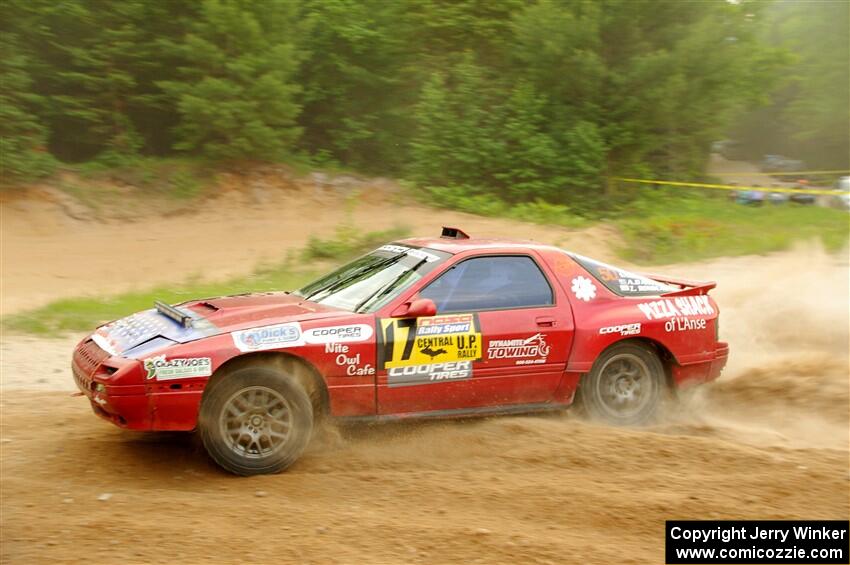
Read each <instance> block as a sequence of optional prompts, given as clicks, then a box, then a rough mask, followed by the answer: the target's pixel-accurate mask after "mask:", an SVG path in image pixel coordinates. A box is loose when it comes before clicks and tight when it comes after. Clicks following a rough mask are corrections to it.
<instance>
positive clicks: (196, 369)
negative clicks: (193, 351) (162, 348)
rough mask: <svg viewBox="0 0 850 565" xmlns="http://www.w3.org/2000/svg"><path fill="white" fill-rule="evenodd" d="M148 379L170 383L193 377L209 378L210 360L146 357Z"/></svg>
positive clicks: (210, 371)
mask: <svg viewBox="0 0 850 565" xmlns="http://www.w3.org/2000/svg"><path fill="white" fill-rule="evenodd" d="M144 365H145V370H146V371H147V372H148V374H147V378H148V379H156V380H158V381H170V380H174V379H190V378H193V377H209V376H210V375H212V360H211V359H210V358H209V357H188V358H183V359H169V360H167V361H166V360H165V355H159V356H157V357H148V358H147V359H145V360H144Z"/></svg>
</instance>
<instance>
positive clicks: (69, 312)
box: [3, 228, 406, 334]
mask: <svg viewBox="0 0 850 565" xmlns="http://www.w3.org/2000/svg"><path fill="white" fill-rule="evenodd" d="M356 233H357V232H356V230H354V229H347V230H345V231H344V232H343V231H342V228H340V231H339V232H338V234H337V238H332V239H324V240H323V239H315V240H311V243H310V245H309V246H308V247H307V248H306V249H305V250H304V251H302V252H301V253H300V254H298V256H299V257H300V259H301V260H302V261H303V260H316V259H320V260H321V259H329V260H332V261H333V263H334V264H335V263H341V262H343V261H344V260H346V259H349V258H351V257H353V256H355V255H359V254H362V253H366V252H368V251H370V250H372V249H373V248H375V247H377V246H379V245H381V244H383V243H386V242H388V241H390V240H392V239H398V238H399V237H402V236H403V235H404V234H405V233H406V230H404V229H402V228H394V229H392V230H387V231H379V232H366V233H364V234H360V235H351V234H356ZM326 267H327V266H326ZM323 270H324V269H323ZM320 274H321V273H320V272H319V270H318V269H316V268H310V267H305V266H303V265H301V263H300V261H296V260H295V259H294V258H293V257H288V258H287V259H285V260H283V261H281V262H280V263H278V264H276V265H270V266H264V267H260V268H258V269H257V270H256V271H254V272H253V273H252V274H250V275H248V276H243V277H236V278H233V279H230V280H226V281H222V282H211V283H205V282H201V281H198V280H190V281H187V282H185V283H182V284H179V285H163V286H158V287H155V288H150V289H147V290H141V291H133V292H127V293H123V294H119V295H116V296H112V297H108V298H98V297H77V298H66V299H62V300H57V301H55V302H51V303H50V304H48V305H46V306H43V307H41V308H37V309H35V310H30V311H27V312H22V313H20V314H14V315H11V316H7V317H5V318H4V319H3V329H4V331H9V332H15V333H29V334H57V333H64V332H83V331H91V330H93V329H94V328H95V327H97V326H98V325H100V324H102V323H104V322H108V321H110V320H114V319H116V318H121V317H124V316H128V315H130V314H132V313H133V312H138V311H139V310H146V309H148V308H152V307H153V304H154V301H155V300H162V301H164V302H168V303H170V304H175V303H178V302H183V301H186V300H192V299H200V298H208V297H212V296H226V295H229V294H238V293H243V292H266V291H271V290H294V289H297V288H300V287H302V286H304V285H305V284H306V283H308V282H310V281H311V280H313V279H315V278H317V277H318V276H319V275H320Z"/></svg>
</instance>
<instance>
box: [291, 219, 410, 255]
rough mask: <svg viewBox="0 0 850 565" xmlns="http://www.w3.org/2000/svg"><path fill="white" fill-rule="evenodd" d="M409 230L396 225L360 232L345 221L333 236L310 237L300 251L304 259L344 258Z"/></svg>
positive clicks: (367, 249)
mask: <svg viewBox="0 0 850 565" xmlns="http://www.w3.org/2000/svg"><path fill="white" fill-rule="evenodd" d="M409 233H410V230H408V229H407V228H404V227H400V226H396V227H394V228H390V229H388V230H383V231H373V232H367V233H365V234H360V233H359V230H358V228H355V227H353V226H352V225H350V224H348V223H346V224H342V225H340V226H339V227H337V228H336V231H335V233H334V237H332V238H329V239H321V238H318V237H310V239H309V240H308V241H307V247H306V248H304V250H303V251H302V252H301V258H302V259H303V260H305V261H309V260H311V259H336V260H341V259H346V258H348V257H353V256H355V255H360V254H362V253H366V252H367V251H370V250H372V249H374V248H376V247H378V246H380V245H382V244H384V243H387V242H388V241H393V240H395V239H402V238H404V237H407V236H408V235H409Z"/></svg>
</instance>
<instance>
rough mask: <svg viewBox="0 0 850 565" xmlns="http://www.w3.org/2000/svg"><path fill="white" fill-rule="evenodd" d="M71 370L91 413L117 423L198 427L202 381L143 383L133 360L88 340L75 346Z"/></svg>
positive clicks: (143, 427)
mask: <svg viewBox="0 0 850 565" xmlns="http://www.w3.org/2000/svg"><path fill="white" fill-rule="evenodd" d="M71 371H72V373H73V375H74V382H75V383H76V385H77V388H78V389H80V392H81V393H82V394H83V395H84V396H85V397H86V398H88V399H89V402H90V403H91V407H92V410H93V411H94V413H95V414H97V415H98V416H100V417H101V418H103V419H104V420H107V421H108V422H112V423H113V424H115V425H116V426H119V427H121V428H125V429H128V430H141V431H154V430H156V431H188V430H192V429H194V428H195V426H196V425H197V420H198V411H199V409H200V402H201V396H202V395H203V389H204V386H203V385H204V383H194V384H189V383H185V384H184V383H180V384H175V383H168V382H165V383H158V382H151V381H148V382H145V380H144V376H143V374H142V369H141V364H140V363H139V362H138V361H135V360H133V359H125V358H123V357H116V356H112V355H110V354H109V353H108V352H106V351H104V350H103V349H101V348H100V347H99V346H98V345H97V344H96V343H95V342H94V341H93V340H92V339H90V338H87V339H85V340H83V341H82V342H80V344H79V345H77V348H76V349H75V350H74V357H73V360H72V362H71ZM127 381H130V383H131V384H126V383H127Z"/></svg>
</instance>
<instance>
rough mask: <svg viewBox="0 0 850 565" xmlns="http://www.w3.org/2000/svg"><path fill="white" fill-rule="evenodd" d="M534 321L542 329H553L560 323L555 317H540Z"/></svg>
mask: <svg viewBox="0 0 850 565" xmlns="http://www.w3.org/2000/svg"><path fill="white" fill-rule="evenodd" d="M534 321H535V322H537V325H538V326H540V327H542V328H551V327H554V326H556V325H557V323H558V322H557V320H555V317H554V316H540V317H538V318H535V319H534Z"/></svg>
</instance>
